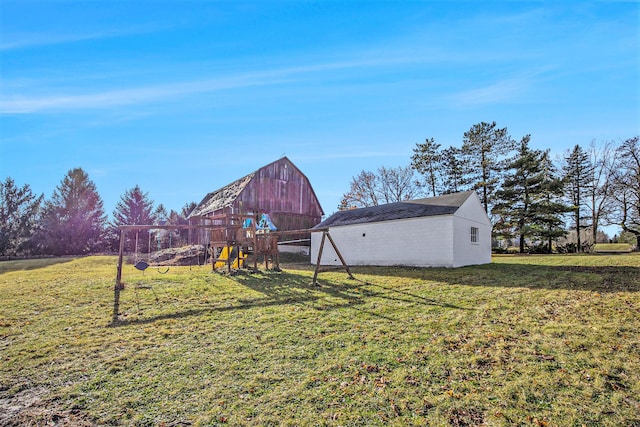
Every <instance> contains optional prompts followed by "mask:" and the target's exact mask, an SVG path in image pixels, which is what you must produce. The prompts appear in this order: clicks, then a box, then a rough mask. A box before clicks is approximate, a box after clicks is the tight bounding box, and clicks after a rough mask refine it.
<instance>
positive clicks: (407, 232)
mask: <svg viewBox="0 0 640 427" xmlns="http://www.w3.org/2000/svg"><path fill="white" fill-rule="evenodd" d="M314 229H316V230H318V232H313V233H312V234H311V262H312V263H315V262H317V259H318V252H319V249H320V242H321V240H322V235H323V233H322V232H321V231H322V230H324V229H328V230H329V235H330V236H331V237H332V238H333V241H334V242H335V244H336V246H337V247H338V250H339V251H340V253H341V254H342V257H343V258H344V260H345V261H346V263H347V264H348V265H387V266H390V265H404V266H416V267H461V266H464V265H474V264H487V263H490V262H491V222H490V221H489V217H488V216H487V214H486V213H485V211H484V209H483V207H482V203H481V202H480V199H479V198H478V195H477V194H476V192H475V191H466V192H463V193H454V194H447V195H443V196H438V197H432V198H428V199H419V200H409V201H406V202H398V203H390V204H387V205H380V206H372V207H367V208H361V209H352V210H345V211H339V212H336V213H335V214H333V215H331V216H330V217H329V218H327V219H326V220H324V221H323V222H321V223H320V224H318V225H317V226H316V227H314ZM320 264H322V265H340V259H339V257H338V255H337V254H336V252H335V250H334V249H333V247H332V245H331V244H327V243H325V244H324V246H323V250H322V258H321V260H320Z"/></svg>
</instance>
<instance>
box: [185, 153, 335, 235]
mask: <svg viewBox="0 0 640 427" xmlns="http://www.w3.org/2000/svg"><path fill="white" fill-rule="evenodd" d="M249 213H252V214H262V213H266V214H269V217H270V218H271V220H272V221H273V223H274V224H275V226H276V227H277V228H278V230H282V231H285V230H301V229H309V228H312V227H313V226H315V225H317V224H318V223H320V221H321V220H322V215H324V212H323V210H322V207H321V206H320V202H318V198H317V197H316V194H315V192H314V191H313V188H312V187H311V184H310V183H309V179H308V178H307V177H306V176H305V175H304V174H303V173H302V172H301V171H300V169H298V168H297V167H296V166H295V165H294V164H293V163H292V162H291V160H289V159H288V158H287V157H282V158H281V159H279V160H276V161H275V162H273V163H269V164H268V165H266V166H263V167H261V168H260V169H258V170H257V171H255V172H252V173H250V174H249V175H246V176H244V177H242V178H240V179H238V180H236V181H234V182H232V183H230V184H229V185H226V186H224V187H222V188H220V189H218V190H216V191H214V192H212V193H209V194H207V195H206V196H205V197H204V199H202V201H201V202H200V203H199V204H198V206H196V208H195V209H194V210H193V211H192V212H191V214H190V215H189V223H190V224H192V225H205V224H210V218H211V217H213V216H219V215H223V214H249ZM199 240H200V239H199ZM198 243H203V242H202V241H200V242H198Z"/></svg>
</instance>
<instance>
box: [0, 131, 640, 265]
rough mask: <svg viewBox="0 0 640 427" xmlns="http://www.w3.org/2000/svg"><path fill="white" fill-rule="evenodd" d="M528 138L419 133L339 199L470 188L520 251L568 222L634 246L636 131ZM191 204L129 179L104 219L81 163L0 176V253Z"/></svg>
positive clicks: (163, 238) (57, 246)
mask: <svg viewBox="0 0 640 427" xmlns="http://www.w3.org/2000/svg"><path fill="white" fill-rule="evenodd" d="M530 141H531V136H530V135H525V136H523V137H522V138H521V139H520V141H519V142H517V141H515V140H514V139H513V138H512V137H511V136H510V135H509V133H508V131H507V128H506V127H505V128H500V127H498V126H497V125H496V123H495V122H492V123H486V122H481V123H478V124H475V125H473V126H472V127H471V128H470V129H469V130H468V131H467V132H465V133H464V134H463V138H462V144H461V145H460V146H459V147H458V146H453V145H452V146H449V147H446V148H443V147H442V145H441V144H439V143H437V142H436V141H435V139H434V138H427V139H426V140H425V142H424V143H418V144H416V147H415V148H414V149H413V155H412V156H411V159H410V163H409V164H408V165H407V166H400V167H397V168H393V167H391V168H389V167H385V166H381V167H379V168H378V170H377V171H375V172H371V171H364V170H363V171H361V172H360V173H359V174H358V175H357V176H355V177H353V178H352V180H351V183H350V189H349V191H348V192H346V193H344V195H343V197H342V200H341V202H340V205H339V206H338V209H351V208H356V207H366V206H375V205H378V204H385V203H392V202H398V201H404V200H411V199H415V198H420V197H424V196H438V195H442V194H448V193H454V192H459V191H466V190H475V191H476V192H477V193H478V195H479V197H480V200H481V201H482V204H483V206H484V209H485V210H486V212H487V214H488V215H489V216H490V218H491V221H492V224H493V235H494V238H495V240H496V242H499V241H510V240H517V241H518V246H519V250H520V251H521V252H525V251H531V250H543V251H546V252H550V251H551V250H552V249H553V243H554V242H556V241H557V240H558V239H559V238H561V237H563V236H565V235H566V234H567V233H569V232H573V234H574V235H575V236H576V239H577V242H576V244H575V245H574V250H576V251H581V250H584V249H585V248H587V247H588V246H589V245H590V244H592V243H595V242H596V239H597V236H598V235H599V233H601V231H600V229H601V228H602V227H604V226H608V225H618V226H620V227H621V228H622V230H623V233H624V234H626V235H627V236H632V237H633V238H634V239H635V243H636V246H638V247H640V142H639V141H640V138H639V137H638V136H635V137H632V138H629V139H627V140H625V141H622V142H619V143H616V142H613V141H608V142H596V141H592V142H591V143H590V144H589V145H588V146H587V147H583V146H580V145H576V146H575V147H573V149H571V150H567V151H566V152H565V153H564V155H563V156H561V157H559V158H557V159H552V158H551V155H550V151H549V150H537V149H532V148H531V147H530ZM194 207H195V203H193V202H191V203H188V204H186V205H185V206H184V207H183V208H182V209H181V211H180V212H176V211H174V210H171V211H167V210H166V208H165V207H164V206H163V205H162V204H159V205H157V206H156V205H155V203H154V201H153V200H151V199H150V198H149V196H148V194H147V193H145V192H143V191H142V190H141V189H140V187H139V186H137V185H136V186H135V187H133V188H132V189H130V190H127V191H126V192H125V193H124V194H123V195H122V196H121V198H120V201H119V202H118V204H117V205H116V208H115V210H114V212H113V215H112V220H108V219H107V215H106V214H105V211H104V207H103V202H102V199H101V197H100V195H99V194H98V192H97V189H96V186H95V184H94V183H93V181H91V179H89V176H88V174H87V173H86V172H85V171H84V170H82V168H75V169H72V170H70V171H69V172H68V173H67V175H66V176H65V177H64V178H63V179H62V181H61V182H60V184H59V185H58V186H57V187H56V189H55V190H54V192H53V194H52V196H51V198H50V199H48V200H45V199H44V195H36V194H34V193H33V192H32V190H31V188H30V186H29V185H28V184H24V185H23V186H19V185H17V184H16V183H15V181H14V180H13V179H11V178H10V177H8V178H6V179H5V180H4V181H2V182H0V256H26V255H83V254H88V253H96V252H103V251H114V250H117V248H118V243H119V236H120V235H119V231H118V227H119V226H121V225H126V224H156V225H167V224H168V225H171V224H175V225H182V224H187V222H188V221H187V219H186V218H187V217H188V215H189V213H190V212H191V211H192V210H193V208H194ZM585 231H588V232H589V235H586V234H585ZM140 233H142V234H140ZM185 233H186V231H185V230H183V231H182V232H179V231H175V232H168V231H155V232H153V231H151V232H149V231H145V232H139V233H138V234H136V236H135V238H134V237H133V236H128V239H127V241H126V242H125V245H126V246H125V249H126V250H127V251H134V250H139V251H143V252H144V251H150V250H151V249H157V248H161V247H166V246H167V243H168V244H169V245H171V244H174V245H179V244H182V243H184V242H186V240H187V236H186V234H185ZM536 248H537V249H536Z"/></svg>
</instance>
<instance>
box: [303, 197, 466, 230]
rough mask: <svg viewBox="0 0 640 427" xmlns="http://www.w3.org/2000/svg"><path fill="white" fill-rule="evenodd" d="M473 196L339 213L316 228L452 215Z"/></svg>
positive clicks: (411, 202)
mask: <svg viewBox="0 0 640 427" xmlns="http://www.w3.org/2000/svg"><path fill="white" fill-rule="evenodd" d="M471 194H473V191H465V192H462V193H453V194H445V195H444V196H438V197H430V198H428V199H417V200H408V201H406V202H398V203H389V204H386V205H379V206H371V207H367V208H360V209H351V210H345V211H338V212H336V213H334V214H333V215H331V216H330V217H329V218H327V219H325V220H324V221H322V222H321V223H320V224H318V225H316V226H315V227H314V228H327V227H336V226H341V225H352V224H365V223H369V222H380V221H389V220H394V219H406V218H419V217H424V216H437V215H452V214H454V213H455V212H456V211H457V210H458V208H460V206H462V204H463V203H464V202H465V201H466V200H467V199H468V198H469V196H470V195H471Z"/></svg>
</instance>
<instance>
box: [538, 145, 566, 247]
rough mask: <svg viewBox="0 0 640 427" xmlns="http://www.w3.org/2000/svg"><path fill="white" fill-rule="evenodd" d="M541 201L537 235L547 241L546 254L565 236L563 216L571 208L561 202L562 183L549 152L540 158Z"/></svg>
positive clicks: (562, 193)
mask: <svg viewBox="0 0 640 427" xmlns="http://www.w3.org/2000/svg"><path fill="white" fill-rule="evenodd" d="M542 174H543V176H544V180H543V182H542V191H541V194H540V195H541V199H540V204H539V207H538V208H539V213H540V215H539V222H540V225H539V230H538V232H537V234H538V235H539V236H540V238H541V239H543V240H546V241H547V252H548V253H551V252H552V250H553V246H552V245H553V242H554V241H556V240H557V239H558V238H560V237H563V236H565V235H566V234H567V233H566V231H565V222H564V219H563V218H564V215H565V214H567V213H569V212H571V211H572V209H571V206H569V205H567V204H566V203H564V201H563V196H564V181H563V180H562V178H561V177H559V176H558V170H557V168H556V167H555V165H554V164H553V162H552V161H551V158H550V157H549V150H547V151H545V152H544V154H543V157H542Z"/></svg>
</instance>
